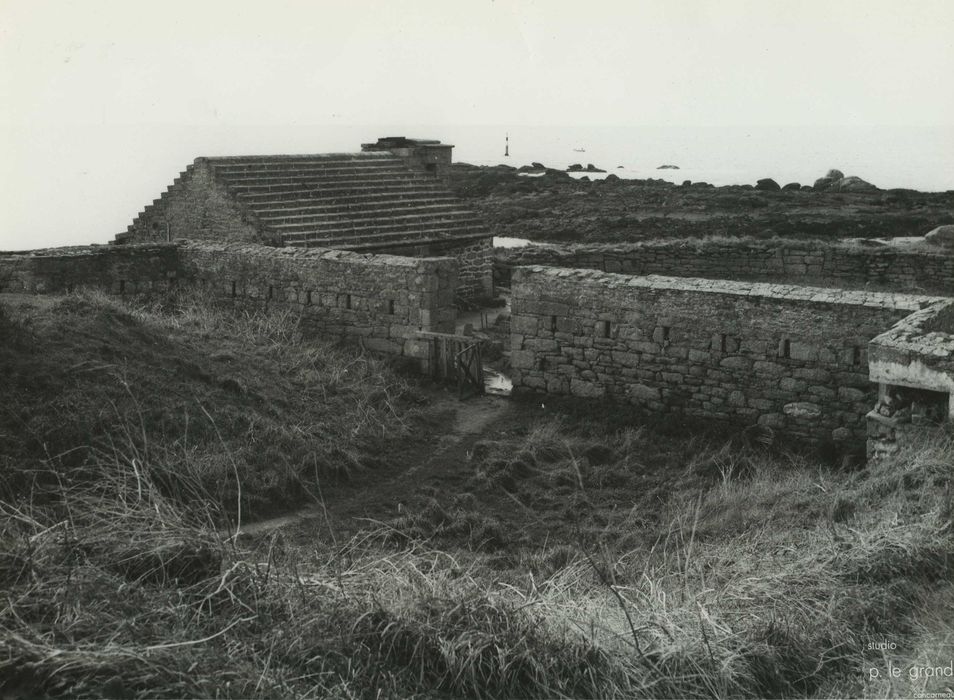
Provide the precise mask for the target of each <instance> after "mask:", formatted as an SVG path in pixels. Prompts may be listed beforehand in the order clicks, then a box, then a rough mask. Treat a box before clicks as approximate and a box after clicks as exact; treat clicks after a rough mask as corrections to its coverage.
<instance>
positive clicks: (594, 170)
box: [586, 163, 606, 173]
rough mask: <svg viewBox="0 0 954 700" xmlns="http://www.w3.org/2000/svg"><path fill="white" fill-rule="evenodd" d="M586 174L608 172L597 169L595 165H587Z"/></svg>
mask: <svg viewBox="0 0 954 700" xmlns="http://www.w3.org/2000/svg"><path fill="white" fill-rule="evenodd" d="M586 172H588V173H605V172H606V171H605V170H601V169H600V168H597V167H596V166H595V165H593V164H592V163H587V164H586Z"/></svg>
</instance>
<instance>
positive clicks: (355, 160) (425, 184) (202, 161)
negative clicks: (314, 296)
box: [115, 152, 491, 251]
mask: <svg viewBox="0 0 954 700" xmlns="http://www.w3.org/2000/svg"><path fill="white" fill-rule="evenodd" d="M203 198H204V199H205V201H204V202H203V201H202V200H203ZM213 198H218V199H220V200H221V201H222V203H223V204H222V206H221V207H220V209H223V208H224V209H230V210H231V214H232V215H233V216H234V217H235V221H236V222H237V224H236V225H234V226H232V227H231V228H232V229H233V230H235V231H236V232H237V233H236V234H235V237H239V238H243V239H246V240H247V239H248V238H249V234H248V233H247V231H249V230H251V231H254V232H255V233H256V234H257V238H258V240H259V241H260V242H264V243H269V244H272V245H285V246H304V247H328V248H344V249H348V250H365V251H373V250H375V249H382V248H389V249H390V248H395V247H402V246H423V245H426V244H431V243H438V242H445V241H446V242H457V241H459V242H461V243H465V242H466V241H472V240H477V239H481V238H489V237H490V236H491V233H490V232H489V230H488V229H487V227H486V225H485V224H484V223H483V222H482V221H481V220H480V219H479V218H478V217H477V216H476V215H475V214H474V213H473V212H472V211H469V210H468V209H467V208H466V207H464V206H462V204H461V203H460V202H459V201H458V200H457V198H456V197H454V196H453V195H452V194H451V193H450V192H449V191H448V190H447V189H446V188H445V187H444V186H443V185H441V184H440V182H439V181H438V180H437V179H436V178H435V177H434V176H433V175H432V174H430V173H427V172H424V171H419V170H414V169H411V168H409V167H408V166H407V164H406V163H405V161H404V159H402V158H400V157H397V156H395V155H393V154H391V153H388V152H367V153H364V152H363V153H340V154H337V153H335V154H322V155H296V156H236V157H223V158H197V159H196V160H195V162H194V163H193V164H192V165H190V166H189V167H187V168H186V169H185V170H184V171H183V172H182V173H180V174H179V177H177V178H176V179H175V181H174V182H173V184H172V185H170V186H169V187H168V188H167V189H166V192H164V193H163V195H162V196H161V197H160V198H159V199H156V200H153V202H152V204H150V205H149V206H147V207H146V208H145V209H144V210H143V211H142V212H140V214H139V215H138V216H137V217H136V218H135V220H134V221H133V222H132V224H131V225H130V226H129V227H128V229H127V230H126V231H125V232H123V233H120V234H118V235H117V236H116V240H115V242H116V243H124V242H133V241H140V240H144V239H148V240H156V239H159V238H172V237H180V236H181V235H182V233H181V232H182V230H183V228H184V227H181V226H177V225H176V224H175V223H170V221H174V219H175V214H174V210H175V207H176V206H179V207H180V209H181V210H183V211H187V210H189V207H191V210H196V209H199V208H202V207H206V206H207V204H206V202H207V201H209V200H210V199H213ZM191 210H190V211H191ZM201 218H202V222H203V223H205V222H207V220H208V219H209V218H210V216H209V214H208V213H203V214H202V215H201ZM190 226H191V227H192V228H195V227H196V226H195V224H194V223H192V224H190ZM173 228H175V229H176V230H175V231H172V229H173ZM239 229H242V230H243V231H245V233H241V234H240V233H238V230H239ZM230 233H231V232H230V227H229V226H228V225H225V226H220V227H219V228H218V229H217V231H216V232H214V233H213V234H209V235H206V236H205V237H227V236H229V235H230ZM173 234H175V235H173ZM187 237H188V236H187Z"/></svg>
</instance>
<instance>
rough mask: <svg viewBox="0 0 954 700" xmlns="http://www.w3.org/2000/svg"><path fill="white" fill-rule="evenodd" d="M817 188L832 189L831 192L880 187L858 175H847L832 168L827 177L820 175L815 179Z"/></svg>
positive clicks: (868, 190) (872, 190)
mask: <svg viewBox="0 0 954 700" xmlns="http://www.w3.org/2000/svg"><path fill="white" fill-rule="evenodd" d="M814 189H815V190H818V191H819V192H824V191H826V190H827V191H830V192H852V193H858V192H878V191H879V190H878V188H877V187H875V186H874V185H872V184H871V183H870V182H867V181H866V180H862V179H861V178H860V177H858V176H857V175H849V176H848V177H845V174H844V173H843V172H841V171H840V170H837V169H835V168H832V169H831V170H829V171H828V173H827V174H826V175H825V177H820V178H818V179H817V180H815V186H814Z"/></svg>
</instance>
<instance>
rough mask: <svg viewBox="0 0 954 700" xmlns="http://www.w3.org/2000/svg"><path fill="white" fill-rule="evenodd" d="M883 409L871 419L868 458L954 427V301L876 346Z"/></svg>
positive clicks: (917, 316) (872, 363) (903, 324)
mask: <svg viewBox="0 0 954 700" xmlns="http://www.w3.org/2000/svg"><path fill="white" fill-rule="evenodd" d="M868 352H869V357H868V370H869V377H870V379H871V381H872V382H877V386H878V404H877V406H875V408H874V409H873V410H872V411H870V412H869V413H868V415H867V419H868V456H869V457H877V456H880V455H883V454H890V453H891V452H894V451H896V450H897V449H898V447H899V445H900V444H901V443H902V442H904V441H905V440H910V439H913V436H914V435H916V434H918V433H923V432H924V431H931V430H936V429H937V427H938V426H942V425H945V424H947V426H948V428H950V426H951V425H952V424H954V300H948V301H947V302H946V303H943V304H935V305H933V306H931V307H929V308H927V309H924V310H922V311H918V312H915V313H913V314H911V315H910V316H908V317H907V318H905V319H903V320H902V321H900V322H899V323H897V324H896V325H895V326H893V327H892V328H890V329H889V330H888V331H886V332H884V333H882V334H881V335H879V336H877V337H876V338H874V339H873V340H872V341H871V344H870V346H869V350H868Z"/></svg>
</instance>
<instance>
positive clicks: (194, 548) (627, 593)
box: [0, 297, 954, 697]
mask: <svg viewBox="0 0 954 700" xmlns="http://www.w3.org/2000/svg"><path fill="white" fill-rule="evenodd" d="M9 316H10V313H9V310H8V313H7V318H5V319H4V318H0V331H2V333H0V338H2V342H0V372H2V376H3V377H4V381H3V384H2V386H0V393H2V396H0V416H2V422H0V455H2V460H3V462H2V465H0V468H2V474H3V476H4V479H3V489H4V493H3V497H2V500H3V503H2V513H0V580H2V582H3V585H2V588H3V589H4V590H6V591H7V594H6V598H5V601H4V607H3V609H2V612H0V641H2V644H0V679H2V680H0V684H2V687H3V691H4V692H5V693H10V694H14V695H16V694H17V693H26V694H32V695H43V694H47V695H58V696H64V697H104V696H105V697H140V696H143V697H145V696H159V697H181V696H196V697H208V696H231V697H290V696H299V697H322V696H324V697H348V696H366V697H370V696H374V697H387V696H391V697H408V696H413V695H420V696H483V697H529V696H536V697H555V696H571V697H661V696H662V697H665V696H669V697H701V696H719V697H722V696H750V697H761V696H786V695H787V696H808V695H816V696H826V695H837V696H849V695H859V694H862V693H867V694H873V695H882V694H888V693H895V694H906V695H908V694H911V693H912V692H914V691H918V690H941V689H944V688H949V687H950V685H951V684H952V681H951V679H944V678H940V679H937V678H933V679H925V678H918V679H914V680H912V679H911V678H910V676H909V675H908V673H907V670H908V669H909V668H912V667H919V666H928V667H935V666H940V665H943V664H947V663H948V662H949V660H950V658H951V656H952V655H954V648H952V643H954V587H952V584H951V579H952V571H954V560H952V558H951V556H952V554H954V544H952V526H951V491H950V489H951V486H950V484H951V476H952V474H951V472H952V462H954V449H952V447H951V444H950V443H949V442H938V443H934V444H928V443H927V442H925V444H923V445H920V446H919V447H918V449H916V450H913V451H909V452H908V453H906V454H903V455H901V456H899V457H898V458H897V459H896V460H894V461H891V462H885V463H881V464H877V465H872V466H871V467H869V469H867V470H865V471H860V472H843V471H840V470H837V469H834V468H831V467H826V466H823V465H820V464H817V463H814V462H812V461H811V460H810V459H808V458H806V457H801V456H797V455H792V454H787V453H782V452H779V451H776V450H773V449H772V448H770V447H767V446H764V445H761V444H759V443H758V441H755V444H750V443H749V442H747V441H746V440H745V439H741V438H737V439H734V440H732V441H729V442H727V443H726V442H720V441H719V440H718V439H716V438H715V437H714V436H712V435H711V434H710V435H703V434H697V435H679V434H678V433H676V432H673V431H666V430H661V429H654V428H649V427H646V426H645V425H644V426H642V427H639V426H637V425H636V424H635V422H634V420H633V419H632V418H631V417H629V416H627V415H625V414H623V413H620V414H618V415H616V416H615V417H614V416H613V415H611V414H608V413H606V414H604V415H596V416H594V415H590V416H587V414H586V410H582V411H581V410H579V409H575V410H574V409H572V408H567V407H562V408H561V407H556V408H555V407H553V406H549V407H548V408H546V409H543V408H537V406H536V405H533V406H530V405H525V406H522V407H517V408H514V409H512V412H513V415H512V417H511V419H510V420H509V421H508V426H507V428H506V430H505V431H501V432H499V433H495V434H493V435H488V436H487V438H488V439H486V440H484V441H482V442H478V443H477V444H475V445H474V446H473V449H472V450H471V452H470V453H469V456H468V458H467V459H466V460H464V462H463V463H461V464H457V465H456V468H457V469H458V470H461V471H463V472H465V473H466V474H467V475H468V480H467V482H466V490H465V491H460V489H456V490H451V489H449V488H442V486H441V483H439V482H438V483H434V484H430V485H429V486H428V488H427V489H426V493H423V494H422V496H421V498H420V500H419V501H418V502H416V503H411V504H409V512H407V513H406V514H405V515H403V516H402V517H400V518H398V519H396V520H393V521H391V522H390V523H388V524H387V525H386V526H382V527H379V528H377V529H368V530H366V531H365V532H364V533H362V534H361V535H360V536H359V537H356V538H355V539H354V540H352V541H350V542H347V543H334V542H329V541H326V540H325V539H317V538H316V540H315V541H314V543H313V544H312V545H310V546H308V547H304V548H302V547H291V546H289V545H288V543H287V541H286V540H284V539H283V538H282V537H281V536H280V535H277V536H274V537H267V538H264V539H263V540H262V541H260V542H258V543H257V546H256V547H255V548H254V549H251V550H246V549H243V548H242V546H241V545H240V544H238V543H236V542H235V540H234V539H233V538H229V537H227V535H223V534H222V533H223V530H224V531H225V532H228V527H226V523H229V522H233V523H234V520H235V519H236V518H237V517H239V510H240V508H239V506H238V504H239V503H241V504H242V506H241V510H242V511H243V513H244V515H243V516H242V517H246V516H247V515H248V512H249V511H253V512H259V513H263V512H267V511H268V510H269V509H270V508H274V507H275V506H276V505H277V504H279V503H286V502H288V501H291V502H295V501H298V502H300V501H301V500H302V498H303V496H302V494H303V493H304V492H306V491H308V490H309V486H310V485H312V484H313V483H314V481H315V480H316V479H318V480H327V479H330V478H336V476H337V478H351V479H352V480H356V481H362V480H363V482H365V483H367V485H368V488H373V484H374V481H375V470H380V469H386V468H387V465H386V464H384V463H381V462H380V461H379V462H375V461H374V458H375V456H378V459H379V460H381V459H382V458H381V457H380V455H385V456H386V457H385V458H384V460H383V461H385V462H386V461H387V460H388V459H399V456H398V454H399V447H398V445H401V446H403V449H404V450H405V451H406V450H407V449H408V445H409V444H410V445H412V446H413V444H414V443H413V441H411V442H409V440H410V438H411V436H412V435H413V434H414V433H416V432H422V431H423V430H424V428H423V421H424V420H425V419H426V416H425V411H424V410H422V408H421V405H420V403H421V396H420V394H419V393H418V392H416V391H415V390H413V389H412V388H410V387H409V386H408V384H407V382H405V381H404V380H402V379H400V378H399V377H397V376H396V375H395V374H394V373H393V372H392V371H391V370H390V369H388V368H387V367H386V366H385V365H383V364H382V363H380V362H377V361H373V360H370V359H368V358H363V357H357V358H356V357H355V354H354V353H353V352H342V351H340V350H336V349H334V348H331V347H329V346H325V345H316V344H312V343H306V342H303V341H301V339H300V338H299V337H298V336H297V333H296V331H295V324H294V319H291V318H288V317H275V316H272V317H266V316H254V317H251V318H235V317H232V316H230V315H226V314H224V313H218V312H211V311H203V310H201V309H198V308H191V309H188V308H187V309H185V310H180V311H178V312H175V313H171V312H154V311H146V310H132V309H128V308H123V307H121V306H119V305H118V304H117V303H115V302H113V301H111V300H107V299H103V298H97V297H92V298H88V297H80V298H69V299H64V300H58V301H54V302H53V303H52V304H51V305H49V307H48V308H43V309H34V310H32V311H31V316H30V320H29V321H27V320H25V319H22V318H21V319H19V320H18V319H11V318H10V317H9ZM412 451H413V450H412ZM454 466H455V465H448V468H449V469H450V468H453V467H454ZM239 485H240V487H239ZM240 492H241V496H240ZM883 641H887V642H891V643H894V644H896V645H897V648H896V649H895V650H892V651H888V652H887V653H885V652H881V651H876V650H869V649H868V645H869V643H877V642H883ZM889 659H890V661H891V662H892V663H894V665H895V666H897V667H900V668H903V669H904V670H905V673H904V674H902V675H901V677H900V678H897V679H893V680H892V679H888V678H886V676H887V663H888V661H889ZM871 669H878V671H879V675H880V677H878V678H873V676H874V673H873V672H872V671H871Z"/></svg>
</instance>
